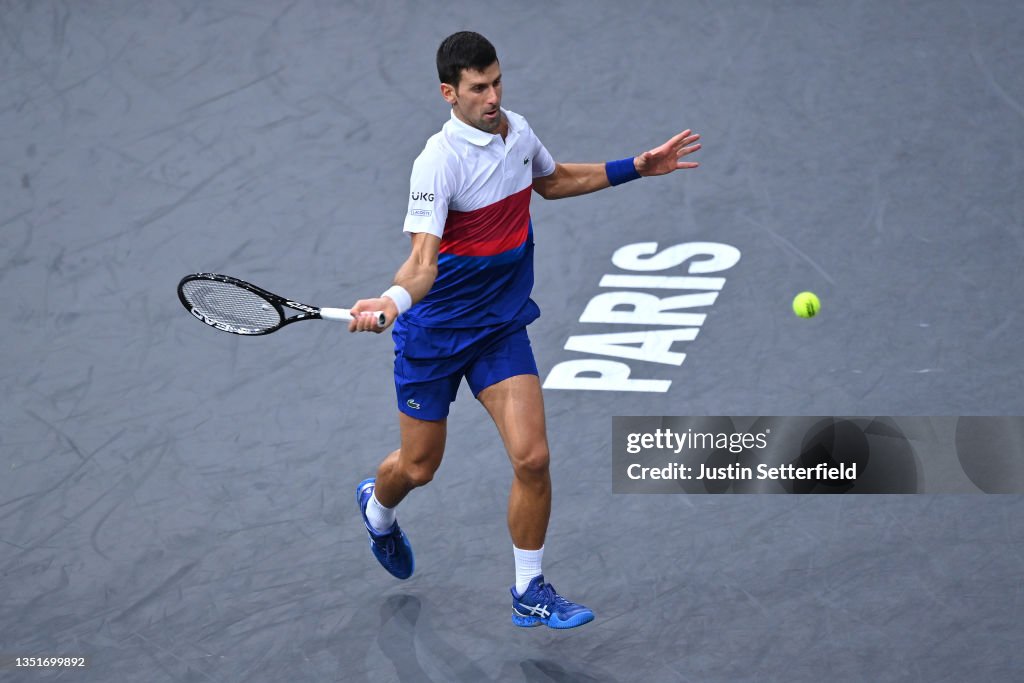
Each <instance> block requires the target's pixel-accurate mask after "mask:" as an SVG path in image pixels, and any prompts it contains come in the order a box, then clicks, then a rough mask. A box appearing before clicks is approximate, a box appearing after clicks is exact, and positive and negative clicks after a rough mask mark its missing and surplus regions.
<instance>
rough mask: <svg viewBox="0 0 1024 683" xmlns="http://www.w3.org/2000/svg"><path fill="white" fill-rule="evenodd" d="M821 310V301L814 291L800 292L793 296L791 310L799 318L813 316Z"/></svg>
mask: <svg viewBox="0 0 1024 683" xmlns="http://www.w3.org/2000/svg"><path fill="white" fill-rule="evenodd" d="M820 310H821V302H820V301H818V297H817V296H816V295H815V294H814V292H800V293H799V294H797V295H796V296H795V297H793V312H794V313H796V314H797V315H798V316H800V317H801V318H813V317H814V316H816V315H817V314H818V311H820Z"/></svg>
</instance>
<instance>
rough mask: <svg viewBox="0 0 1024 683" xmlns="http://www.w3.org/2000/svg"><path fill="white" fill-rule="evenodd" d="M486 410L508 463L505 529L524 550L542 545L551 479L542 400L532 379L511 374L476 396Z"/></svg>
mask: <svg viewBox="0 0 1024 683" xmlns="http://www.w3.org/2000/svg"><path fill="white" fill-rule="evenodd" d="M477 398H478V399H479V400H480V402H481V403H482V404H483V405H484V407H485V408H486V409H487V412H488V413H489V414H490V416H491V418H492V419H493V420H494V424H495V425H496V426H497V427H498V433H499V434H500V435H501V440H502V442H503V443H504V444H505V450H506V451H507V452H508V457H509V461H510V462H511V463H512V487H511V490H510V491H509V498H508V529H509V534H510V535H511V536H512V543H513V544H514V545H515V546H516V547H517V548H521V549H524V550H539V549H541V548H542V547H543V546H544V536H545V534H546V533H547V528H548V519H549V517H550V515H551V475H550V472H549V470H548V464H549V453H548V440H547V431H546V425H545V420H544V399H543V396H542V394H541V389H540V380H539V378H538V377H537V375H516V376H514V377H509V378H508V379H505V380H502V381H500V382H498V383H496V384H492V385H491V386H489V387H487V388H486V389H484V390H483V391H481V392H480V394H479V395H478V397H477Z"/></svg>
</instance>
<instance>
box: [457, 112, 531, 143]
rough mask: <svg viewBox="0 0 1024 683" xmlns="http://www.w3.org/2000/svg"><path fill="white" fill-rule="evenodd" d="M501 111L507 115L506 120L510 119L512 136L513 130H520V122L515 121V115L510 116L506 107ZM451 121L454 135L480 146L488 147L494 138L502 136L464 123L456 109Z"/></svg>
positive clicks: (509, 126) (509, 129)
mask: <svg viewBox="0 0 1024 683" xmlns="http://www.w3.org/2000/svg"><path fill="white" fill-rule="evenodd" d="M501 113H502V114H503V115H504V116H505V120H506V121H508V133H509V135H510V136H511V135H512V133H513V132H518V131H519V128H518V127H517V126H516V123H518V122H513V117H512V116H509V112H507V111H506V110H505V109H502V110H501ZM449 123H450V124H451V127H452V128H451V130H452V133H453V134H454V135H456V136H457V137H460V138H462V139H463V140H465V141H466V142H471V143H473V144H474V145H477V146H478V147H486V146H487V145H489V144H491V141H493V140H494V138H498V139H499V140H500V139H501V136H500V135H499V134H497V133H493V134H492V133H487V132H485V131H482V130H480V129H479V128H474V127H473V126H471V125H469V124H468V123H464V122H463V121H462V120H461V119H459V117H457V116H456V115H455V111H454V110H453V111H452V117H451V121H450V122H449Z"/></svg>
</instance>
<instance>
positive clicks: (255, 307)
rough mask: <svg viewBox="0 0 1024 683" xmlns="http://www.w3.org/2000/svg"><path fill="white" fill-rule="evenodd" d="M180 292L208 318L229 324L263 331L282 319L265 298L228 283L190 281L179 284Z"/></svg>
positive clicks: (274, 325)
mask: <svg viewBox="0 0 1024 683" xmlns="http://www.w3.org/2000/svg"><path fill="white" fill-rule="evenodd" d="M182 294H183V295H184V297H185V299H186V300H187V301H188V302H189V304H190V305H191V306H192V307H193V308H194V309H196V310H197V311H199V312H200V313H202V314H203V315H204V316H205V317H206V318H207V319H208V320H216V321H217V322H220V323H223V324H226V325H230V326H232V327H238V328H247V329H254V330H255V329H259V330H267V329H270V328H272V327H276V326H277V325H278V324H279V323H280V322H281V320H282V316H281V314H280V313H279V312H278V310H277V309H276V308H275V307H274V306H272V305H271V304H270V303H269V302H268V301H267V300H266V299H264V298H263V297H261V296H260V295H258V294H256V293H255V292H250V291H249V290H247V289H243V288H242V287H238V286H236V285H233V284H231V283H228V282H217V281H213V280H191V281H189V282H186V283H185V284H184V286H183V287H182Z"/></svg>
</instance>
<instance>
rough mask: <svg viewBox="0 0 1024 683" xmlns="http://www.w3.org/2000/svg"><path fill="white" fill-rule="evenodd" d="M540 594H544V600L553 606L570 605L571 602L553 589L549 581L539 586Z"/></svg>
mask: <svg viewBox="0 0 1024 683" xmlns="http://www.w3.org/2000/svg"><path fill="white" fill-rule="evenodd" d="M540 594H541V595H543V596H544V600H545V601H546V602H547V603H549V604H553V605H554V606H555V607H571V606H572V603H570V602H569V601H568V600H566V599H565V598H563V597H562V596H561V595H559V594H558V593H557V592H556V591H555V587H554V586H552V585H551V584H550V583H545V584H543V585H541V587H540Z"/></svg>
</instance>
